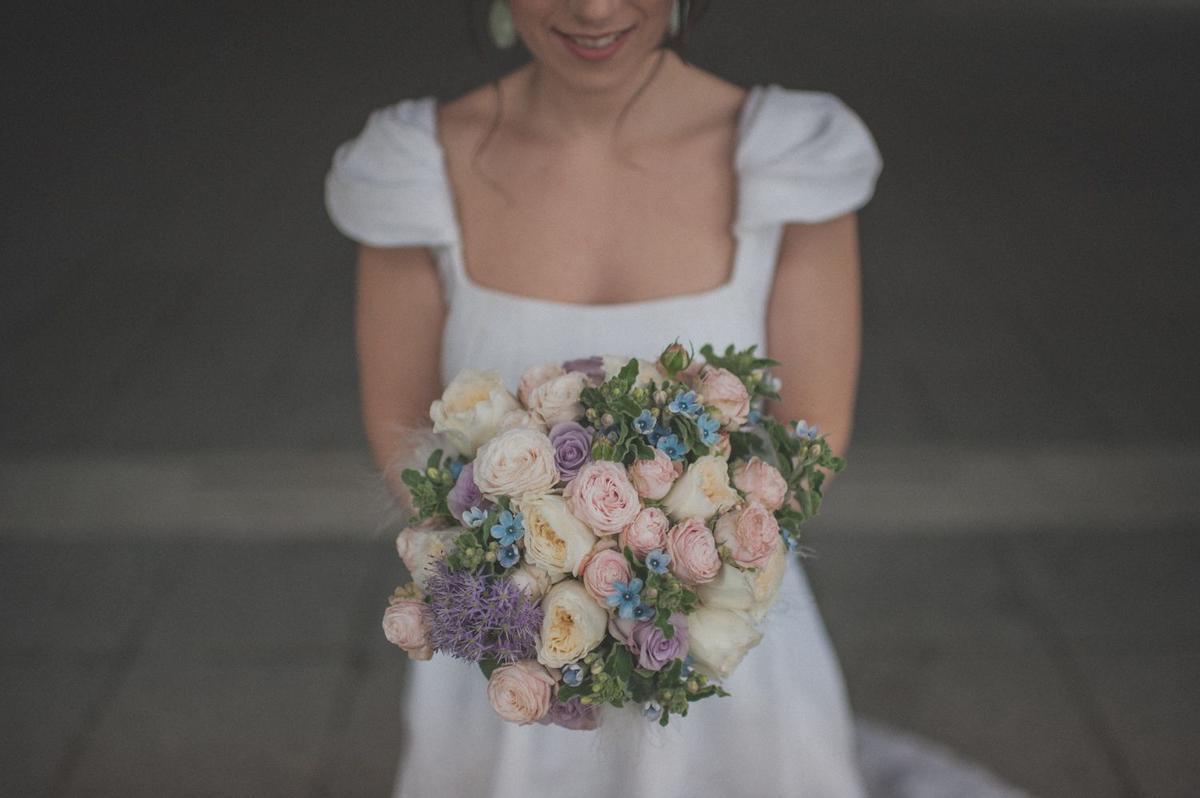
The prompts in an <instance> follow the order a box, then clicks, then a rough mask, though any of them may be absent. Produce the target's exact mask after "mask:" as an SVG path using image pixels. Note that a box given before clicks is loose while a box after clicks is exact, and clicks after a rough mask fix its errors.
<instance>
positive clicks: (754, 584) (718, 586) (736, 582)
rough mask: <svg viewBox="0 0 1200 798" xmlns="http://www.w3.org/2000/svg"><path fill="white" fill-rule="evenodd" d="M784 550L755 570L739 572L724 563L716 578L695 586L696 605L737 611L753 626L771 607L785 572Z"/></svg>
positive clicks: (785, 558)
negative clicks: (697, 597) (698, 598)
mask: <svg viewBox="0 0 1200 798" xmlns="http://www.w3.org/2000/svg"><path fill="white" fill-rule="evenodd" d="M787 561H788V557H787V550H786V549H784V548H780V549H779V550H778V551H776V552H775V553H774V554H773V555H771V557H770V559H768V560H767V563H766V565H764V566H763V567H762V568H758V569H755V570H748V571H743V570H742V569H740V568H738V567H736V566H734V565H731V564H730V563H725V564H724V565H722V566H721V570H720V572H719V573H718V574H717V578H716V579H714V580H712V581H711V582H705V583H704V584H701V585H696V586H695V587H694V588H692V589H693V590H695V591H696V594H697V595H698V596H699V597H700V603H701V604H703V605H704V606H705V607H708V608H710V609H714V610H739V611H741V612H745V613H747V614H748V615H749V616H750V617H751V618H752V619H753V620H754V622H755V623H759V622H761V621H762V619H763V618H764V617H766V614H767V610H769V609H770V608H771V605H772V604H774V603H775V596H776V594H777V593H778V592H779V585H780V583H781V582H782V581H783V575H784V572H785V570H786V569H787Z"/></svg>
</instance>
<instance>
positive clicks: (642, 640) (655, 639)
mask: <svg viewBox="0 0 1200 798" xmlns="http://www.w3.org/2000/svg"><path fill="white" fill-rule="evenodd" d="M671 626H673V627H675V634H674V635H673V636H672V637H667V636H666V635H664V634H663V632H662V630H661V629H659V628H658V627H657V626H656V625H655V624H654V622H653V621H641V622H639V623H638V625H637V626H636V627H634V630H633V634H632V635H630V640H631V641H632V643H633V647H634V648H636V649H637V658H638V666H639V667H642V668H645V669H646V670H648V671H658V670H662V669H663V668H665V667H666V666H667V665H668V664H669V663H670V662H671V660H673V659H680V658H682V657H686V656H687V653H688V627H687V616H686V615H684V614H683V613H681V612H676V613H672V614H671Z"/></svg>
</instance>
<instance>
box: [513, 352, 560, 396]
mask: <svg viewBox="0 0 1200 798" xmlns="http://www.w3.org/2000/svg"><path fill="white" fill-rule="evenodd" d="M564 373H565V372H564V371H563V367H562V366H560V365H558V364H557V363H543V364H541V365H539V366H530V367H529V368H527V369H525V373H524V374H522V375H521V381H520V382H519V383H517V398H518V399H520V400H521V404H523V405H524V406H525V407H529V406H530V405H529V402H530V401H531V400H532V398H533V392H534V391H535V390H537V387H538V386H539V385H541V384H542V383H544V382H549V381H550V380H552V379H554V378H555V377H561V376H562V375H563V374H564Z"/></svg>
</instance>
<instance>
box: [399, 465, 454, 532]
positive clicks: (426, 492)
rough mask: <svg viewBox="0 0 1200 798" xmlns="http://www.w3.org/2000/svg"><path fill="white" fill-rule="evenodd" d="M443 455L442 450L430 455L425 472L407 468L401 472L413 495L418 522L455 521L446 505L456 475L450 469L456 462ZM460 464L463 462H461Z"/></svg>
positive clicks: (401, 476) (403, 480) (402, 479)
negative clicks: (435, 519)
mask: <svg viewBox="0 0 1200 798" xmlns="http://www.w3.org/2000/svg"><path fill="white" fill-rule="evenodd" d="M442 455H443V452H442V450H441V449H438V450H437V451H435V452H434V453H433V454H431V455H429V459H428V460H427V461H426V463H425V469H424V470H423V471H418V470H417V469H415V468H406V469H404V471H402V472H400V479H401V481H402V482H404V484H405V485H407V486H408V490H409V492H410V493H411V494H412V503H413V509H414V510H416V520H417V521H424V520H426V519H428V518H442V519H445V520H447V521H453V520H454V519H453V516H451V515H450V507H449V505H447V504H446V497H447V496H448V495H450V489H451V488H453V487H454V475H453V473H452V472H451V470H450V467H451V465H453V464H454V462H455V461H454V458H450V457H443V456H442ZM460 462H462V461H461V460H460Z"/></svg>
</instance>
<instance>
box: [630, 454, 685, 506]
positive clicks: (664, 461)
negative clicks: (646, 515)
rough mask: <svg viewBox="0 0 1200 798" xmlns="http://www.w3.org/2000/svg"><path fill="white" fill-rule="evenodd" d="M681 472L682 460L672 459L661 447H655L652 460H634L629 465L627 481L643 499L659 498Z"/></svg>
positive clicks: (664, 494) (665, 493)
mask: <svg viewBox="0 0 1200 798" xmlns="http://www.w3.org/2000/svg"><path fill="white" fill-rule="evenodd" d="M682 473H683V461H674V460H672V459H671V458H670V456H668V455H667V453H666V452H664V451H663V450H662V449H655V450H654V459H653V460H635V461H634V463H633V465H631V466H630V467H629V481H630V482H632V483H633V487H634V488H636V489H637V492H638V495H639V496H641V497H642V498H643V499H661V498H662V497H663V496H666V495H667V492H668V491H669V490H671V486H672V485H674V484H675V480H677V479H679V475H680V474H682Z"/></svg>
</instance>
